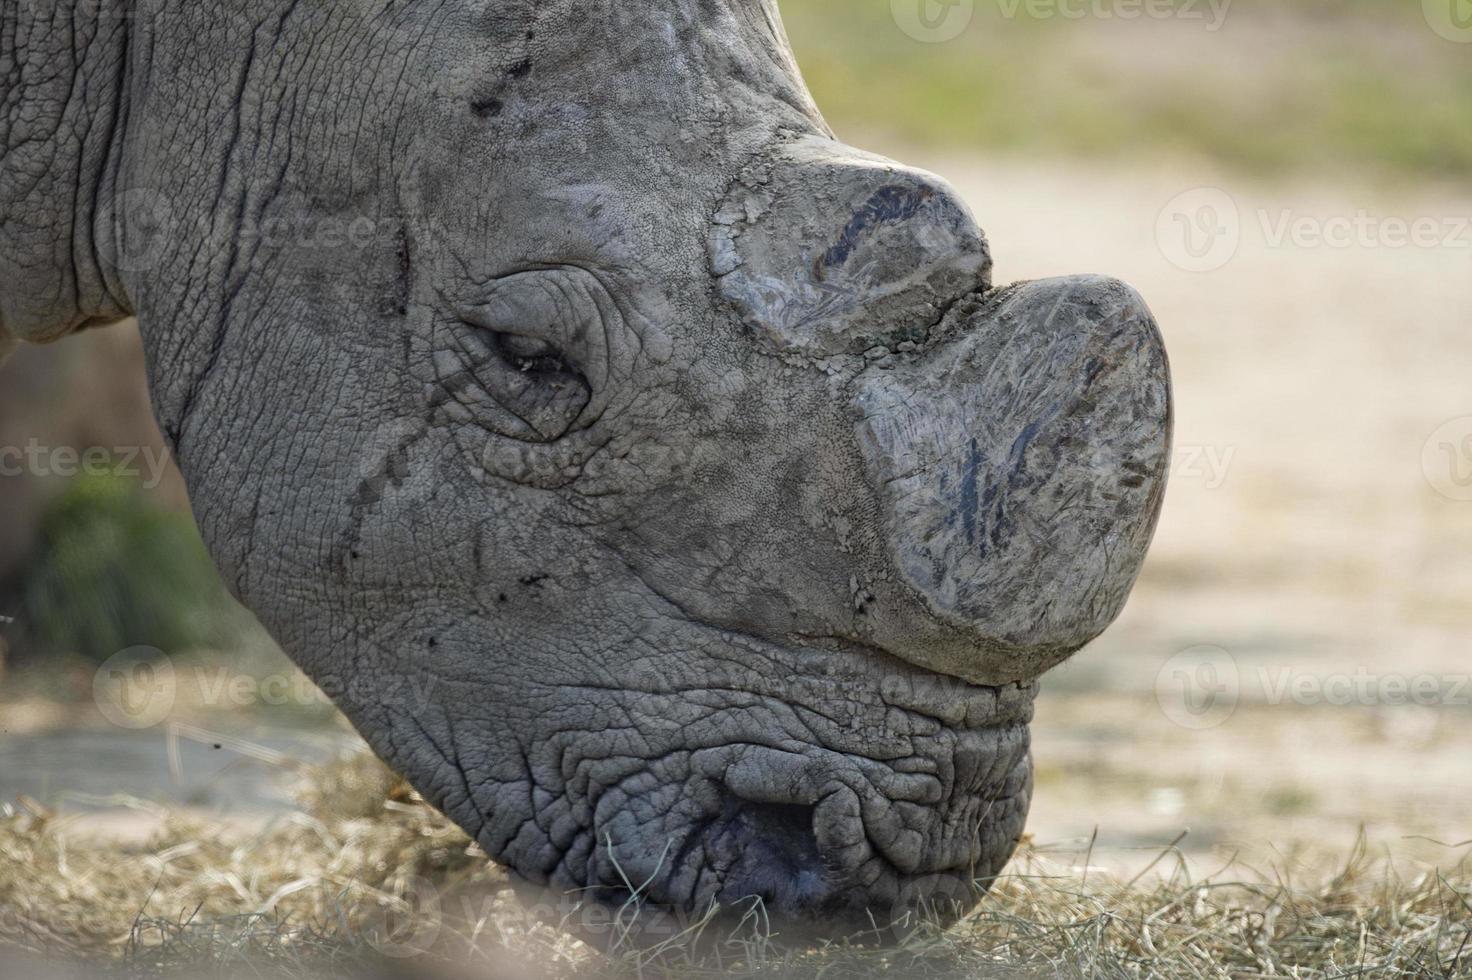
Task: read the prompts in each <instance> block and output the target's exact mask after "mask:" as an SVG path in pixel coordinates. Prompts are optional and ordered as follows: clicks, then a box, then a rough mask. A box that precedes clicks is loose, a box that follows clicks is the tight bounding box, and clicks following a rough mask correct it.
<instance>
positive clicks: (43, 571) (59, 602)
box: [23, 476, 232, 661]
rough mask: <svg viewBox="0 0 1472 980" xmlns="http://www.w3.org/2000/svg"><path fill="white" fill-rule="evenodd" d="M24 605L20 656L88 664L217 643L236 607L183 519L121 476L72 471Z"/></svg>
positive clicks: (44, 530) (45, 528)
mask: <svg viewBox="0 0 1472 980" xmlns="http://www.w3.org/2000/svg"><path fill="white" fill-rule="evenodd" d="M23 601H24V610H25V615H24V620H23V621H24V623H25V628H26V635H25V637H24V652H27V653H31V654H44V655H72V656H80V657H83V658H86V659H88V660H93V661H101V660H105V659H106V658H108V657H110V656H112V655H113V654H114V653H117V652H118V651H120V650H124V649H127V648H129V647H134V646H152V647H157V648H159V649H161V650H163V651H165V652H169V653H174V652H178V651H183V650H190V649H195V648H198V647H201V646H205V645H209V644H211V643H213V642H217V641H219V640H220V639H222V637H221V636H220V633H221V631H222V628H224V627H225V625H226V623H227V620H228V617H227V616H226V615H225V613H227V612H228V611H229V610H230V609H231V606H232V603H231V602H230V600H229V597H228V595H227V593H226V591H225V588H224V586H223V585H222V584H221V582H220V579H219V576H218V575H217V574H216V572H215V569H214V566H213V565H212V564H211V562H210V559H209V556H208V555H207V554H206V552H205V549H204V543H203V542H202V541H200V539H199V533H198V532H197V531H196V530H195V527H194V522H193V521H192V520H191V519H190V517H189V515H188V514H187V513H178V512H173V511H167V510H164V509H163V508H161V507H160V506H158V505H157V504H156V503H154V502H153V501H151V500H150V499H148V497H147V496H146V495H145V494H144V493H143V492H142V490H141V488H140V487H139V486H138V485H137V481H136V480H132V479H128V478H124V477H119V476H80V477H77V478H76V479H75V480H73V481H72V483H71V484H70V485H69V486H68V487H67V489H66V491H65V492H64V493H62V494H61V496H59V497H58V498H57V499H56V500H55V501H54V502H53V503H52V504H51V506H50V507H49V508H48V510H47V512H46V514H45V516H44V518H43V521H42V526H41V535H40V548H39V552H38V554H37V555H36V557H35V560H34V562H33V564H32V566H31V569H30V571H29V573H28V574H27V576H26V580H25V583H24V585H23Z"/></svg>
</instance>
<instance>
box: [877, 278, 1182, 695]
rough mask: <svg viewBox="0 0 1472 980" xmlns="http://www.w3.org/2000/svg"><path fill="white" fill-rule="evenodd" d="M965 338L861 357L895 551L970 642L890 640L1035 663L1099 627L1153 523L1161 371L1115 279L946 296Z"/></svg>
mask: <svg viewBox="0 0 1472 980" xmlns="http://www.w3.org/2000/svg"><path fill="white" fill-rule="evenodd" d="M952 319H953V320H955V321H957V322H954V323H951V322H948V327H950V328H952V329H955V330H957V331H958V338H957V339H955V340H953V341H951V342H950V343H948V344H945V345H943V346H941V347H939V348H938V349H936V350H934V351H933V352H930V353H927V354H924V355H921V356H919V357H917V358H910V359H904V358H894V359H891V361H890V362H889V363H888V364H882V365H876V366H874V367H871V368H870V369H868V370H867V371H866V372H865V373H864V374H863V375H862V376H861V378H860V381H859V384H858V386H857V388H856V396H855V402H856V409H857V411H858V417H859V421H858V423H857V425H856V435H857V438H858V442H859V445H860V449H861V451H862V453H863V455H864V458H865V463H866V466H867V468H868V477H869V480H870V482H871V484H872V486H873V488H874V489H875V492H876V493H878V495H879V496H880V498H881V506H882V508H883V510H884V511H885V514H886V517H887V521H888V543H889V548H890V558H891V560H892V561H893V564H894V566H895V569H896V571H897V573H898V575H899V576H900V578H901V579H902V580H903V581H904V582H905V583H906V585H908V586H909V588H910V589H911V590H912V591H913V592H914V593H916V594H918V596H919V597H921V599H922V600H923V604H924V605H925V606H926V607H927V615H928V617H930V618H932V619H938V620H940V621H942V622H943V623H944V624H946V626H947V627H948V628H950V629H952V630H954V631H956V632H957V633H959V634H961V635H962V636H964V637H967V638H969V639H970V640H971V643H969V644H967V643H962V644H952V645H949V646H940V645H938V646H936V647H934V648H931V647H929V646H925V645H921V646H920V647H918V648H916V649H910V650H906V649H903V648H901V649H897V652H899V653H900V654H901V655H902V656H905V657H906V659H910V660H912V661H914V662H916V663H918V664H920V665H921V666H925V667H929V668H931V669H934V670H938V671H941V672H943V673H949V674H954V675H957V676H962V677H966V678H968V679H971V680H976V681H979V682H986V681H995V680H997V679H1004V678H1016V677H1025V676H1036V675H1037V674H1038V673H1041V672H1042V671H1043V670H1045V669H1047V668H1048V667H1050V666H1052V665H1054V664H1056V663H1057V662H1058V661H1060V660H1062V659H1063V658H1064V657H1066V656H1068V655H1069V654H1070V653H1072V652H1074V651H1075V650H1077V649H1078V648H1079V647H1081V646H1083V645H1084V644H1085V643H1087V642H1088V641H1089V640H1091V639H1093V638H1094V637H1095V636H1097V635H1098V634H1099V633H1100V632H1102V631H1103V629H1104V628H1105V626H1107V625H1108V624H1109V623H1110V622H1111V621H1112V620H1113V619H1114V618H1115V616H1116V615H1118V613H1119V612H1120V610H1121V608H1122V607H1123V605H1124V602H1125V599H1126V597H1127V595H1128V593H1129V591H1130V588H1131V586H1132V585H1133V583H1134V580H1135V577H1136V575H1137V574H1138V572H1139V569H1140V565H1141V563H1142V562H1143V560H1144V557H1145V551H1146V548H1147V547H1148V545H1149V542H1150V538H1151V535H1152V533H1153V530H1154V526H1155V520H1156V516H1157V514H1158V512H1159V508H1160V503H1161V498H1162V496H1163V493H1164V488H1165V481H1166V474H1167V469H1168V464H1169V459H1170V436H1171V396H1170V381H1169V370H1168V366H1167V362H1166V356H1165V351H1164V348H1163V346H1162V344H1161V340H1160V336H1159V333H1158V332H1157V330H1156V326H1155V322H1154V320H1153V318H1152V317H1151V315H1150V312H1149V310H1148V309H1147V308H1146V306H1145V303H1144V301H1143V300H1142V299H1141V298H1140V297H1139V295H1138V294H1136V293H1135V292H1134V290H1132V289H1130V288H1129V287H1128V286H1126V285H1124V284H1122V283H1120V282H1117V281H1115V280H1111V279H1104V278H1098V277H1076V278H1068V279H1053V280H1045V281H1040V282H1033V283H1025V284H1021V285H1017V286H1013V287H1009V288H1007V289H1003V290H999V291H998V292H996V293H994V294H992V295H990V296H988V297H987V298H986V299H985V300H977V301H974V302H973V303H972V304H971V306H970V307H969V308H966V309H958V310H956V311H954V312H953V314H952Z"/></svg>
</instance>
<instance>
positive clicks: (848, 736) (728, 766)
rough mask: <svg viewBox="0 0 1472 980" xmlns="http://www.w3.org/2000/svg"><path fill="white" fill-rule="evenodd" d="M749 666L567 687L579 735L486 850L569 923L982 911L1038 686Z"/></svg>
mask: <svg viewBox="0 0 1472 980" xmlns="http://www.w3.org/2000/svg"><path fill="white" fill-rule="evenodd" d="M731 652H734V651H732V650H730V649H728V650H727V653H731ZM740 652H741V656H740V657H738V658H737V659H736V660H734V661H729V662H727V663H726V666H727V668H728V670H727V671H726V672H725V673H721V672H716V673H714V674H710V675H705V676H701V677H699V678H698V680H697V679H693V678H692V680H691V682H690V683H682V680H681V677H682V674H681V672H679V671H671V672H668V673H665V674H662V675H661V676H662V677H664V682H662V683H658V684H655V683H650V682H649V678H650V677H651V676H652V674H649V673H646V674H642V675H640V676H641V678H642V680H641V681H637V682H635V681H628V682H625V684H624V685H613V686H605V685H599V686H596V687H590V686H585V685H578V686H575V687H568V686H562V687H559V688H558V690H557V691H556V692H555V697H556V698H557V700H558V701H559V703H561V704H563V705H566V704H571V703H576V704H577V705H578V709H577V714H578V715H579V725H578V728H577V729H576V730H569V731H564V732H559V733H556V734H553V735H552V736H551V737H550V738H548V739H547V740H545V741H544V742H542V743H541V744H539V745H537V746H535V747H531V748H530V750H529V753H528V766H527V771H528V773H530V774H532V776H531V778H533V779H534V780H536V782H537V783H538V785H537V786H536V787H535V788H534V789H533V790H532V792H531V793H530V794H528V795H529V797H530V798H531V799H534V800H537V801H539V806H538V808H537V810H536V812H533V813H531V814H529V815H528V816H527V817H526V818H525V819H523V820H519V821H517V822H516V823H515V824H512V825H506V830H507V831H511V830H514V834H511V835H510V837H509V839H508V837H507V836H502V834H501V833H499V832H498V831H497V825H498V824H500V821H498V820H494V819H493V820H491V821H490V822H489V823H487V824H486V826H485V828H484V832H483V833H482V834H481V839H482V843H484V844H485V845H486V846H487V848H488V850H490V852H491V853H492V854H497V855H500V856H501V857H502V859H503V860H505V861H506V862H507V863H508V865H509V866H510V867H511V869H512V871H513V875H514V877H516V878H518V879H520V884H521V886H522V888H523V890H525V889H527V888H531V889H533V890H534V891H535V892H536V894H538V896H539V899H538V900H539V901H545V900H546V899H547V898H548V897H549V896H557V897H558V901H557V905H556V906H555V907H556V908H558V909H561V910H562V913H563V914H562V915H561V918H562V920H563V924H564V925H567V924H568V923H569V921H571V922H572V923H574V924H575V923H576V921H577V920H578V918H579V917H578V916H576V915H574V916H572V917H571V918H569V916H568V915H567V914H566V912H567V904H568V901H569V900H572V901H575V902H578V903H588V904H590V905H595V906H601V907H602V908H603V909H605V910H607V909H617V910H622V912H624V913H627V911H628V910H629V909H631V908H637V909H639V910H640V913H641V915H642V916H644V917H646V918H647V919H648V921H650V922H655V923H660V922H669V921H674V922H677V923H679V927H681V928H683V927H684V926H687V925H689V923H691V922H692V921H696V920H699V919H701V918H703V917H706V916H710V915H712V914H714V915H716V916H717V917H720V918H738V919H739V918H742V917H746V918H750V917H751V915H752V913H753V912H755V913H757V915H756V916H755V918H756V919H757V920H758V921H760V922H761V923H763V924H764V925H765V926H767V927H769V928H771V929H772V930H773V931H775V932H780V933H783V934H785V935H787V936H789V937H791V936H803V937H808V936H811V935H813V934H818V935H821V936H823V937H825V938H837V937H843V936H851V935H856V934H859V933H864V932H867V933H873V932H874V930H875V929H876V928H878V929H881V930H883V929H886V928H888V927H890V926H893V925H901V926H902V925H903V924H904V923H906V922H914V921H915V916H916V915H921V916H925V917H927V918H929V919H932V920H933V919H936V918H939V919H947V920H948V919H951V918H954V917H955V916H957V915H959V914H961V913H962V912H964V911H966V910H968V909H970V908H972V907H974V905H975V904H976V903H977V902H978V901H979V900H980V897H981V895H982V893H983V892H984V891H985V888H986V886H987V884H988V882H989V881H990V880H991V879H992V878H993V877H994V876H995V875H996V874H997V873H998V872H999V871H1000V870H1001V868H1002V866H1003V865H1004V864H1005V863H1006V861H1007V860H1008V858H1009V857H1010V856H1011V854H1012V852H1013V850H1014V848H1015V846H1016V842H1017V840H1018V838H1019V837H1020V835H1021V832H1022V829H1023V824H1024V821H1025V819H1026V814H1027V808H1028V803H1029V799H1030V791H1031V773H1032V770H1031V759H1030V755H1029V733H1028V721H1029V720H1030V717H1031V709H1032V699H1033V695H1034V694H1035V685H1034V684H1032V683H1024V684H1011V685H1003V686H999V687H982V686H977V685H972V684H969V683H966V682H964V681H960V680H956V679H953V678H949V677H945V676H942V675H938V674H934V673H930V672H928V671H925V670H923V669H920V668H913V667H910V666H908V665H902V664H900V663H899V662H898V661H885V662H882V663H876V661H875V657H874V656H872V655H871V656H858V655H856V654H854V653H853V652H852V651H838V650H824V649H800V650H799V649H778V648H775V647H771V646H768V645H765V644H763V645H761V646H760V648H758V647H756V646H755V645H753V644H743V645H742V646H741V649H740ZM733 663H734V664H735V666H732V664H733ZM710 668H711V663H710V661H704V662H703V664H702V668H701V669H702V670H709V669H710ZM553 774H555V783H556V785H555V786H554V785H547V784H549V783H552V782H554V779H553V778H552V777H553ZM534 828H535V830H534ZM590 900H591V901H590ZM671 917H672V918H671ZM605 938H606V937H605Z"/></svg>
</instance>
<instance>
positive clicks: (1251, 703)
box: [0, 0, 1472, 869]
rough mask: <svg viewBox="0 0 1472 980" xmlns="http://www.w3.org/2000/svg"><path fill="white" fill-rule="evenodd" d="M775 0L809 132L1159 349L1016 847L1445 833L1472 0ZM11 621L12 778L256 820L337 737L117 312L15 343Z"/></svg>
mask: <svg viewBox="0 0 1472 980" xmlns="http://www.w3.org/2000/svg"><path fill="white" fill-rule="evenodd" d="M782 9H783V12H784V14H785V17H786V20H787V25H788V30H789V33H790V35H791V39H792V42H793V45H794V47H795V49H796V51H797V55H798V59H799V62H800V63H801V65H802V68H803V70H804V72H805V74H806V76H807V79H808V82H809V84H810V86H811V87H812V89H813V92H814V94H815V96H816V97H817V100H818V103H819V105H820V106H821V107H822V108H823V109H824V111H825V112H826V114H827V116H828V118H829V121H830V122H831V124H832V125H833V127H834V129H835V130H837V132H838V133H839V135H840V136H842V137H843V138H845V139H846V140H848V141H849V142H852V143H854V144H856V145H859V146H863V147H865V148H868V149H872V150H875V151H878V152H882V153H885V154H887V155H890V156H893V157H896V158H899V159H901V160H904V161H906V162H909V163H914V164H918V165H920V166H923V167H925V168H927V169H930V170H934V171H936V172H938V173H940V174H942V175H944V176H945V177H947V178H948V179H950V180H951V182H952V183H953V184H955V185H956V187H957V188H958V189H959V190H960V191H961V193H962V195H963V196H964V197H965V198H966V199H967V200H968V201H969V202H970V204H971V206H972V208H973V210H974V212H975V213H976V215H977V218H978V220H979V221H980V223H981V225H982V227H983V228H984V229H985V230H986V232H987V233H988V236H989V238H990V240H991V244H992V249H993V253H994V256H995V259H996V279H997V281H998V282H999V283H1005V282H1009V281H1012V280H1017V279H1026V278H1036V277H1042V276H1049V275H1057V274H1066V273H1076V272H1095V273H1107V274H1109V275H1113V276H1117V277H1119V278H1122V279H1124V280H1126V281H1128V282H1130V283H1131V284H1133V285H1134V286H1135V287H1137V288H1138V289H1139V290H1140V291H1141V292H1142V293H1143V295H1144V296H1145V297H1146V299H1147V300H1148V301H1149V302H1150V304H1151V305H1152V307H1153V309H1154V310H1155V313H1156V315H1157V317H1158V319H1159V321H1160V324H1161V328H1162V330H1163V333H1164V335H1165V339H1166V344H1167V347H1168V349H1169V351H1170V355H1171V358H1172V362H1173V369H1174V373H1175V383H1176V393H1177V399H1178V423H1177V430H1176V448H1175V458H1174V472H1173V476H1172V482H1171V487H1170V490H1169V493H1168V496H1167V500H1166V505H1165V511H1164V515H1163V517H1162V520H1161V524H1160V529H1159V533H1158V536H1157V539H1156V543H1155V546H1154V549H1153V551H1152V553H1151V556H1150V559H1149V561H1148V563H1147V565H1146V567H1145V570H1144V573H1143V575H1142V577H1141V580H1140V582H1139V586H1138V588H1137V590H1136V592H1135V594H1134V596H1133V598H1132V600H1131V602H1130V605H1129V607H1128V608H1127V610H1126V611H1125V614H1124V616H1123V618H1122V619H1121V620H1120V622H1119V623H1118V624H1117V625H1116V626H1115V627H1114V628H1113V629H1111V630H1110V631H1109V632H1108V633H1107V634H1106V635H1105V636H1104V637H1103V638H1101V639H1100V640H1098V641H1097V642H1096V643H1094V644H1093V645H1092V646H1091V647H1089V648H1088V649H1087V650H1085V651H1084V652H1083V653H1081V654H1080V655H1079V656H1078V657H1077V658H1076V659H1075V660H1074V661H1072V662H1071V663H1070V664H1069V665H1068V666H1066V667H1065V668H1062V669H1060V670H1059V671H1057V672H1055V673H1054V674H1053V675H1050V676H1049V677H1048V679H1047V680H1046V682H1045V691H1044V697H1043V698H1042V699H1041V701H1040V704H1039V717H1038V722H1037V725H1036V727H1035V730H1034V739H1035V756H1036V761H1037V767H1038V788H1037V793H1036V796H1035V802H1034V809H1033V817H1032V823H1031V833H1032V835H1033V839H1034V841H1035V842H1037V843H1039V844H1041V845H1048V846H1056V847H1058V848H1061V849H1065V850H1068V849H1072V851H1076V852H1077V853H1078V854H1079V855H1080V857H1079V858H1078V859H1077V862H1078V863H1080V864H1081V866H1084V867H1088V866H1091V865H1093V864H1102V865H1105V866H1112V867H1118V868H1125V869H1128V868H1129V867H1131V866H1133V865H1136V864H1143V863H1144V862H1146V861H1148V860H1151V859H1153V857H1154V856H1155V855H1157V854H1158V853H1159V851H1160V848H1161V847H1162V846H1164V845H1166V844H1168V843H1170V842H1172V841H1177V842H1178V846H1179V847H1180V848H1181V849H1183V850H1184V851H1185V852H1186V853H1187V854H1188V855H1189V856H1190V857H1191V859H1192V860H1198V861H1201V862H1202V863H1203V864H1207V863H1210V861H1212V860H1216V859H1218V858H1220V857H1221V856H1223V855H1229V854H1238V855H1240V854H1247V855H1283V854H1291V853H1294V852H1295V850H1296V849H1299V848H1303V847H1327V848H1341V847H1342V848H1349V847H1350V846H1351V845H1353V844H1354V842H1355V841H1356V839H1357V837H1358V836H1359V835H1361V834H1363V835H1364V837H1365V839H1366V840H1367V841H1368V842H1369V844H1370V845H1371V846H1372V847H1375V848H1382V849H1387V850H1393V851H1394V853H1396V854H1407V855H1417V856H1420V857H1425V858H1427V859H1430V860H1442V859H1444V858H1445V857H1446V856H1447V855H1448V854H1455V853H1459V852H1456V851H1455V849H1454V848H1451V847H1449V846H1447V845H1454V844H1457V843H1459V842H1465V841H1467V839H1468V838H1472V683H1469V677H1472V650H1469V641H1472V179H1469V178H1472V5H1469V4H1468V2H1467V0H1425V2H1424V3H1423V2H1420V0H1334V2H1329V0H975V2H972V0H893V2H891V0H841V2H840V0H783V2H782ZM0 616H3V617H4V618H3V620H0V651H3V658H4V674H3V677H0V732H3V733H0V800H17V799H20V800H23V801H24V803H23V805H25V806H34V808H36V809H37V812H44V813H47V814H52V813H58V812H62V813H69V814H75V815H77V816H78V817H79V818H80V820H79V822H78V824H77V825H78V826H81V827H84V828H86V827H91V828H93V829H94V830H95V831H96V832H99V833H102V832H106V833H112V834H123V835H133V836H135V837H139V838H141V837H143V836H146V835H147V833H149V831H150V828H151V827H152V826H154V823H155V820H156V814H153V811H147V810H144V809H140V808H139V807H138V806H137V805H135V803H134V800H133V799H123V798H121V797H120V796H119V794H125V795H126V796H127V797H129V798H142V799H144V800H148V801H152V802H162V803H168V804H170V805H172V806H173V807H183V808H192V809H195V810H198V811H200V812H202V813H209V814H214V815H223V814H228V816H229V819H230V820H232V821H237V822H241V823H245V824H249V823H250V822H251V821H252V820H256V819H263V818H265V817H266V816H268V815H270V814H277V813H280V812H283V811H284V810H289V809H290V808H291V807H292V806H294V805H295V804H294V803H293V802H292V801H291V799H289V798H288V797H286V796H285V795H283V794H282V793H281V792H280V789H279V786H278V785H277V784H278V782H279V781H278V780H276V779H275V778H274V775H275V774H276V773H279V772H280V771H281V770H283V769H291V768H292V767H293V766H295V765H296V764H298V763H299V762H300V761H301V760H303V759H313V758H326V757H327V756H329V755H331V754H333V753H336V752H339V751H342V750H344V749H351V748H352V747H353V746H354V745H355V744H357V743H356V742H355V736H354V735H353V734H352V733H351V731H350V730H349V729H348V728H347V727H346V726H345V724H344V723H343V722H342V721H341V719H340V718H339V716H338V715H337V713H336V712H335V710H334V709H332V707H331V706H330V704H329V703H328V702H327V700H326V699H325V698H324V697H322V696H321V694H320V693H319V692H316V691H315V689H313V688H312V687H311V686H310V685H309V684H307V683H306V682H305V681H304V680H303V679H302V678H301V677H300V676H299V675H297V674H296V673H295V671H294V669H293V668H292V667H291V666H290V665H289V663H288V662H287V661H286V660H285V659H284V658H283V657H282V656H281V654H280V653H279V652H278V651H277V650H276V649H275V648H274V647H273V645H272V644H271V642H270V640H269V639H268V638H267V637H265V636H264V635H263V634H262V633H261V631H260V629H259V628H258V627H257V626H256V625H254V623H253V621H252V619H251V618H250V616H249V615H248V614H246V613H244V612H243V611H242V610H240V609H239V608H238V607H236V606H235V605H234V604H233V603H232V602H231V601H230V600H229V598H228V597H227V595H226V594H225V591H224V589H223V587H222V586H221V585H220V583H219V582H218V580H217V579H216V578H215V576H214V573H213V571H212V570H211V567H210V565H209V562H208V559H207V558H206V556H205V555H204V553H203V550H202V547H201V545H200V543H199V541H198V538H197V536H196V534H195V532H194V529H193V522H192V520H191V518H190V516H189V512H188V505H187V499H186V496H185V494H184V491H183V488H182V486H181V483H180V480H179V478H178V476H177V473H175V472H174V471H173V469H172V467H171V465H169V464H168V463H167V460H166V454H165V451H164V448H163V445H162V443H161V440H160V438H159V435H158V433H157V431H156V429H155V427H154V424H153V422H152V420H151V417H150V414H149V410H148V405H147V395H146V392H145V390H144V388H143V361H142V354H141V351H140V348H139V345H138V341H137V336H136V331H135V329H134V327H133V326H132V325H131V324H126V325H122V326H118V327H113V328H109V329H106V330H96V331H91V332H88V333H86V334H84V335H81V336H77V337H75V338H72V339H69V340H66V341H64V342H62V343H59V344H56V345H54V346H51V347H48V348H44V349H43V348H29V349H25V350H22V351H20V352H19V353H18V354H17V355H16V356H15V357H14V358H12V359H11V360H10V361H9V362H8V363H7V364H5V365H4V367H3V368H0ZM161 692H162V695H161ZM150 814H153V815H152V816H150ZM1182 833H1184V834H1185V836H1184V837H1181V834H1182Z"/></svg>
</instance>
